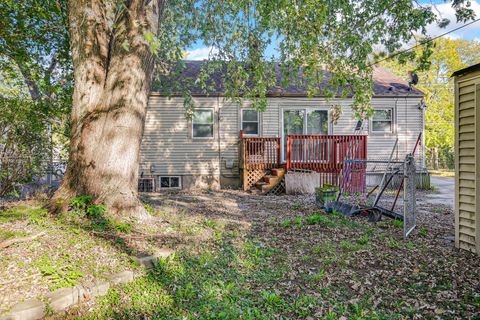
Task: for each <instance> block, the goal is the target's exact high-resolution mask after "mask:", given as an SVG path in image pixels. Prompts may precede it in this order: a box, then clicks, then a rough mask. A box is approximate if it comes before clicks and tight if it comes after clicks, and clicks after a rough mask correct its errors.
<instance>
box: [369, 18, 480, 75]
mask: <svg viewBox="0 0 480 320" xmlns="http://www.w3.org/2000/svg"><path fill="white" fill-rule="evenodd" d="M478 21H480V18H478V19H475V20H473V21H470V22H469V23H466V24H464V25H462V26H459V27H456V28H455V29H452V30H450V31H448V32H445V33H442V34H440V35H438V36H436V37H433V38H429V39H427V40H424V41H420V43H419V44H417V45H415V46H413V47H410V48H407V49H405V50H402V51H399V52H396V53H394V54H392V55H389V56H388V57H385V58H383V59H380V60H377V61H375V62H372V63H371V64H369V65H368V66H369V67H371V66H374V65H376V64H379V63H380V62H383V61H386V60H390V59H392V58H393V57H396V56H398V55H400V54H402V53H405V52H408V51H410V50H413V49H415V48H418V47H420V46H421V45H424V44H425V43H428V42H432V41H434V40H437V39H439V38H441V37H444V36H446V35H447V34H450V33H452V32H455V31H457V30H460V29H463V28H465V27H468V26H469V25H471V24H474V23H475V22H478Z"/></svg>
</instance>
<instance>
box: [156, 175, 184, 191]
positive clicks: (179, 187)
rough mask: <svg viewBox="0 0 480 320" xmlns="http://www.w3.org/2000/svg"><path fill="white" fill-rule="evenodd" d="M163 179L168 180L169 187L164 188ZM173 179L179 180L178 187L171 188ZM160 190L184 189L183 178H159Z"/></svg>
mask: <svg viewBox="0 0 480 320" xmlns="http://www.w3.org/2000/svg"><path fill="white" fill-rule="evenodd" d="M162 178H168V184H169V186H168V187H162ZM172 178H178V187H170V185H171V184H172V180H171V179H172ZM158 189H159V190H179V189H182V177H181V176H158Z"/></svg>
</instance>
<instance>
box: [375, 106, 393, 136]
mask: <svg viewBox="0 0 480 320" xmlns="http://www.w3.org/2000/svg"><path fill="white" fill-rule="evenodd" d="M370 123H371V129H370V130H371V132H373V133H392V132H393V109H392V108H383V109H375V110H374V111H373V116H372V119H371V122H370Z"/></svg>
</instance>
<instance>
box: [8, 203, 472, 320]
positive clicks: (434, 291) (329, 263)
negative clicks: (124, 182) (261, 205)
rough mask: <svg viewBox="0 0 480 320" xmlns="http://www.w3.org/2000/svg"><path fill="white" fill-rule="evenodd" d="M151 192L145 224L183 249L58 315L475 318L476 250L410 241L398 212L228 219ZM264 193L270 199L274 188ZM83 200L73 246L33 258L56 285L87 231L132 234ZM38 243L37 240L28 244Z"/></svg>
mask: <svg viewBox="0 0 480 320" xmlns="http://www.w3.org/2000/svg"><path fill="white" fill-rule="evenodd" d="M146 201H148V202H147V203H146V206H149V208H150V209H149V210H150V211H151V212H152V213H153V214H155V216H156V217H158V218H159V220H161V221H168V224H162V225H160V226H151V228H152V229H151V230H150V229H149V232H160V231H162V232H165V234H166V237H167V236H170V237H173V235H175V236H177V235H179V234H181V235H182V236H183V237H184V239H183V242H180V239H175V241H178V244H179V246H178V247H177V250H176V253H175V254H174V255H172V256H170V257H169V258H168V259H162V260H160V261H159V262H158V263H157V264H156V265H155V267H154V269H153V270H151V271H150V272H147V273H144V274H143V275H141V276H138V277H135V279H134V281H133V282H131V283H128V284H125V285H120V286H114V287H111V288H110V290H109V291H108V294H107V295H106V296H104V297H99V298H97V299H96V303H95V304H88V305H83V306H78V307H75V308H73V309H70V310H68V311H67V313H66V314H58V315H50V317H51V318H55V319H64V318H75V319H410V318H413V317H416V316H417V315H418V316H420V317H423V318H449V317H450V318H474V316H475V315H476V313H475V312H477V310H478V308H479V306H480V293H479V292H478V290H477V289H476V288H478V284H479V281H478V270H479V268H480V267H479V266H478V262H477V261H478V259H470V260H469V257H470V256H468V254H467V253H463V252H458V251H454V250H447V249H446V248H445V245H443V244H442V246H439V244H438V243H437V242H435V241H438V240H437V239H438V237H436V235H437V234H435V233H434V231H432V229H431V227H430V226H429V225H423V226H419V227H418V229H417V230H418V232H417V231H416V232H415V233H414V236H413V237H412V238H410V239H409V240H404V239H403V237H402V228H401V227H400V225H399V224H398V223H395V222H392V221H391V220H384V221H381V222H380V223H377V224H369V223H367V222H366V221H365V219H364V218H347V217H345V216H342V215H340V214H337V213H333V214H326V213H324V212H321V211H318V209H315V208H312V207H308V206H307V205H305V206H304V207H300V206H298V207H297V206H296V205H295V208H293V207H292V206H291V205H287V206H285V205H284V204H279V205H278V207H273V206H272V207H273V209H271V210H272V212H271V213H270V215H269V216H265V212H264V211H262V213H261V214H259V215H258V216H254V218H253V219H252V220H247V218H248V217H249V216H252V215H255V214H256V213H255V211H254V210H251V208H248V207H247V209H246V210H249V211H248V213H249V215H241V214H238V212H234V213H232V215H229V214H228V213H222V214H224V216H223V217H224V218H218V217H219V215H220V212H221V211H220V210H219V211H218V212H216V211H215V208H216V207H217V205H216V204H215V203H212V204H211V206H210V207H207V208H208V209H205V210H204V211H202V213H201V214H194V213H193V212H194V211H195V212H198V211H200V209H202V206H207V205H208V203H209V201H205V202H192V201H190V202H187V203H192V208H193V209H192V210H188V209H185V208H182V209H179V210H177V211H173V210H170V209H169V208H166V207H163V206H162V207H159V206H154V205H153V204H152V202H150V201H152V200H151V199H146ZM262 201H269V200H268V197H266V199H265V200H263V199H262ZM271 201H278V200H276V199H275V200H271ZM182 202H184V201H182ZM246 205H248V202H246ZM270 206H271V204H270V205H269V206H266V207H267V208H270ZM254 208H255V206H254ZM79 209H81V213H75V214H73V215H72V216H69V217H65V219H67V220H66V221H69V222H70V223H69V224H62V228H60V229H59V230H62V232H68V234H69V236H68V241H67V242H66V243H62V244H61V246H59V247H57V251H58V248H69V247H71V248H75V251H73V250H72V251H68V250H67V252H66V253H63V254H61V255H48V254H46V255H45V254H41V255H36V256H34V259H33V262H32V263H33V264H34V265H35V268H36V270H41V272H43V275H42V278H43V281H48V283H49V285H50V286H51V288H54V287H57V286H58V287H61V286H71V285H73V284H74V283H76V282H81V281H84V280H85V277H86V275H87V273H86V272H85V269H84V267H83V263H84V262H82V261H79V257H78V256H76V255H75V254H74V252H82V253H84V256H85V255H87V256H89V255H91V250H90V249H89V248H88V247H82V245H84V244H85V243H87V244H88V243H90V242H89V241H90V240H91V237H89V235H88V232H86V229H88V230H96V229H93V228H104V229H103V230H107V231H109V232H114V231H115V232H119V233H122V234H125V235H128V234H129V233H134V232H135V231H136V228H138V226H136V225H135V224H131V223H129V222H128V221H115V220H111V219H108V221H107V224H105V225H103V224H102V217H103V219H104V220H107V219H106V217H105V216H104V213H103V211H102V209H101V208H96V207H94V209H90V212H88V206H85V207H82V206H80V207H79ZM202 210H203V209H202ZM9 214H10V215H11V216H10V217H9V218H8V219H13V220H11V222H9V223H20V222H21V223H26V222H27V221H29V217H30V214H28V213H27V214H25V213H17V214H11V213H9ZM33 215H34V216H36V215H38V216H39V217H40V218H39V221H37V224H35V223H34V222H28V223H29V225H30V226H35V228H40V225H42V224H43V223H46V225H48V226H50V227H55V228H57V227H58V225H57V224H56V222H55V221H52V220H51V218H50V217H48V216H43V215H42V214H38V213H37V214H33ZM18 216H20V217H21V219H22V220H18V219H17V217H18ZM87 216H88V219H86V218H87ZM19 219H20V218H19ZM42 219H43V220H42ZM234 219H237V221H238V223H234ZM35 220H36V219H33V220H32V221H35ZM42 221H43V222H42ZM73 222H75V223H73ZM123 224H125V225H123ZM119 226H120V227H119ZM119 228H120V229H121V230H119ZM422 228H423V229H424V230H423V229H422ZM427 228H428V229H427ZM29 232H30V231H29ZM72 235H75V236H72ZM89 239H90V240H89ZM96 241H97V242H99V243H101V244H102V245H103V244H105V243H108V244H109V245H111V246H112V248H118V247H122V246H123V245H125V244H121V245H119V246H118V247H117V246H115V244H112V243H111V242H107V239H103V238H96ZM162 241H164V239H161V240H160V241H159V242H160V243H150V242H146V243H145V245H146V248H147V249H148V248H150V247H149V246H152V247H155V246H159V245H163V242H162ZM97 244H98V243H97ZM38 249H39V247H34V248H31V250H32V252H33V253H35V252H36V251H35V250H38ZM127 257H128V256H127ZM94 258H95V259H96V260H98V259H97V257H96V256H94ZM467 262H468V263H467ZM89 263H90V262H88V263H87V265H88V264H89ZM102 271H104V270H102ZM87 272H89V271H87ZM101 273H102V272H99V273H98V274H101ZM454 280H455V281H454ZM452 297H458V299H456V298H452ZM417 302H419V303H417ZM425 306H427V307H425Z"/></svg>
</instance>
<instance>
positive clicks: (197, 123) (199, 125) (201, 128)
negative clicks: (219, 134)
mask: <svg viewBox="0 0 480 320" xmlns="http://www.w3.org/2000/svg"><path fill="white" fill-rule="evenodd" d="M213 122H214V116H213V109H196V110H195V111H194V112H193V118H192V137H193V138H213Z"/></svg>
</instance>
